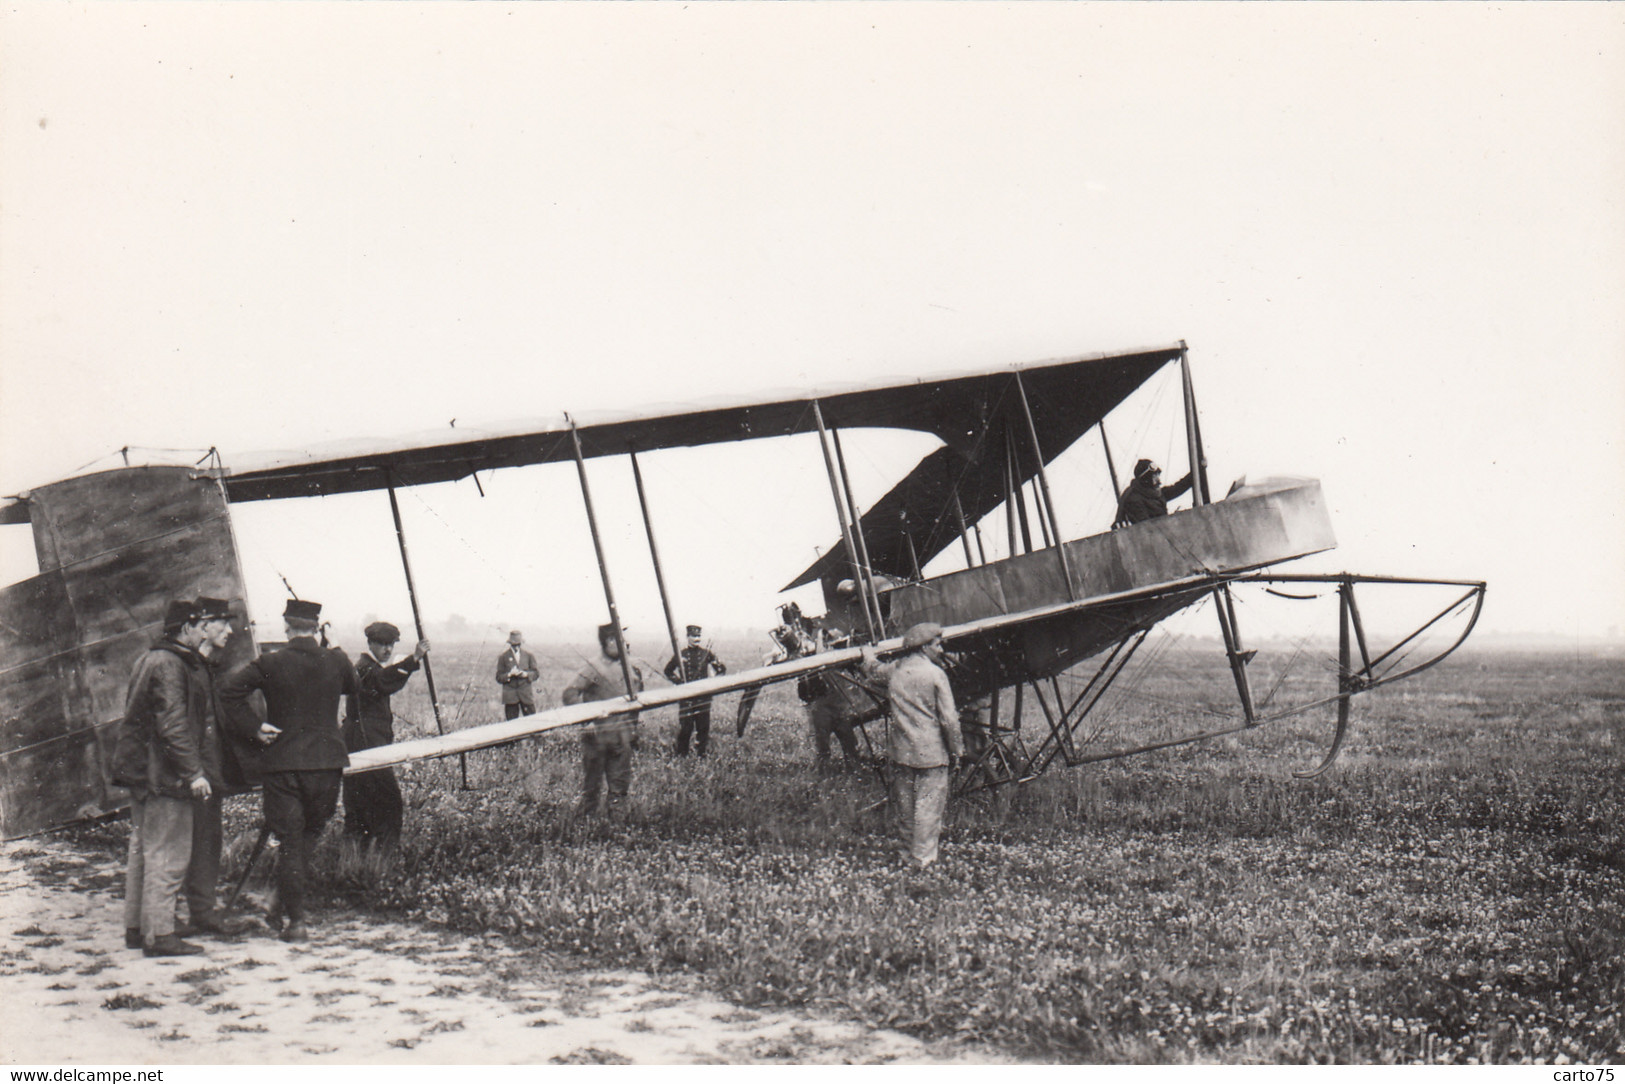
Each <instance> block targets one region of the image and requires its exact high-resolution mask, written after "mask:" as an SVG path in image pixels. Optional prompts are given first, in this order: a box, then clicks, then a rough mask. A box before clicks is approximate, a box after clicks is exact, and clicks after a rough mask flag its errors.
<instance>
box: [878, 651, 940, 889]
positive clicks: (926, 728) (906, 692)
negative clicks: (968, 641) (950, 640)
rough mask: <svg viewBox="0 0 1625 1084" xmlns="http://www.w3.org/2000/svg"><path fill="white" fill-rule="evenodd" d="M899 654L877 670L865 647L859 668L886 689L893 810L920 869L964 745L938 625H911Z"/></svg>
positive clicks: (933, 842) (930, 858)
mask: <svg viewBox="0 0 1625 1084" xmlns="http://www.w3.org/2000/svg"><path fill="white" fill-rule="evenodd" d="M903 650H904V652H905V654H904V655H903V657H902V658H900V659H898V660H897V661H896V662H895V663H892V664H891V665H889V666H882V665H881V664H880V663H879V661H878V659H877V657H876V656H875V653H874V650H873V649H872V648H870V647H867V646H866V647H864V649H863V667H864V670H865V671H866V672H867V673H868V674H869V675H870V676H872V677H874V678H875V679H877V680H879V681H881V682H883V683H884V684H885V686H886V701H887V704H888V706H889V708H890V709H891V723H890V725H889V726H888V727H887V736H886V755H887V758H888V759H889V760H890V761H891V764H892V784H891V802H892V809H893V811H894V816H895V817H896V824H897V829H898V833H899V835H900V836H901V838H902V842H903V845H904V846H905V847H907V848H908V855H909V862H910V864H911V865H913V866H914V867H915V868H916V869H924V868H925V867H927V866H929V865H931V864H932V863H933V862H935V861H936V860H937V842H938V840H939V839H940V838H941V837H942V817H943V814H944V813H945V812H946V811H947V808H948V782H949V774H950V771H951V765H952V764H953V762H954V761H955V760H956V759H958V758H959V757H960V756H961V755H962V754H963V752H964V745H963V744H962V742H963V739H962V738H961V737H960V733H959V712H958V710H957V709H956V708H955V707H954V694H953V690H952V689H951V688H949V686H948V675H947V673H946V672H945V671H944V670H943V669H942V655H943V648H942V626H941V625H937V624H933V623H932V622H929V621H927V622H923V623H921V624H918V625H915V626H914V627H913V628H911V629H909V630H908V632H906V633H904V634H903Z"/></svg>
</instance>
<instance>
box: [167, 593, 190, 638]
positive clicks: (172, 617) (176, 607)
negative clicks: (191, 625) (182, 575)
mask: <svg viewBox="0 0 1625 1084" xmlns="http://www.w3.org/2000/svg"><path fill="white" fill-rule="evenodd" d="M195 620H197V603H195V602H193V601H192V600H191V599H189V598H177V599H173V600H172V601H171V602H170V603H169V606H168V607H167V608H166V609H165V610H164V631H165V632H179V631H181V626H182V625H185V624H186V623H187V622H188V621H195Z"/></svg>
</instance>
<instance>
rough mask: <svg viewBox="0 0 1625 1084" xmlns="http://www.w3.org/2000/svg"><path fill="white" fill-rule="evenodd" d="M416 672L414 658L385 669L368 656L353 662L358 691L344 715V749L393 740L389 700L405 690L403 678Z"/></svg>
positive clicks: (354, 748) (393, 720)
mask: <svg viewBox="0 0 1625 1084" xmlns="http://www.w3.org/2000/svg"><path fill="white" fill-rule="evenodd" d="M417 669H418V660H417V657H416V656H414V655H408V656H406V657H405V658H404V659H398V660H396V661H395V662H392V663H390V664H389V665H388V666H385V665H384V664H383V663H380V662H379V661H378V660H377V659H375V658H373V657H372V656H371V655H368V654H364V655H362V656H361V658H359V659H357V660H356V664H355V677H356V686H357V688H359V689H360V692H358V693H357V694H356V696H355V697H354V704H353V705H352V706H351V708H350V710H349V711H348V712H347V713H346V715H345V720H344V746H345V748H347V749H348V750H349V751H350V752H352V753H355V752H359V751H360V750H362V749H371V748H372V747H373V746H375V745H388V744H390V743H391V742H393V741H394V740H395V710H394V709H393V708H391V707H390V706H389V698H390V697H391V696H393V695H394V694H395V693H398V692H400V691H401V690H402V689H404V688H406V682H407V679H409V678H410V677H411V676H412V674H413V673H414V672H416V670H417Z"/></svg>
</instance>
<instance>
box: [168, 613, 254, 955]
mask: <svg viewBox="0 0 1625 1084" xmlns="http://www.w3.org/2000/svg"><path fill="white" fill-rule="evenodd" d="M193 608H194V610H195V612H196V614H197V621H198V623H199V624H200V625H201V626H202V628H203V639H202V640H201V642H199V644H198V648H197V651H198V655H200V656H201V657H202V658H203V661H204V664H205V665H204V667H203V674H202V677H203V680H204V681H205V682H207V684H208V692H209V695H208V699H207V700H206V702H205V703H206V706H207V711H206V713H205V715H204V723H203V740H202V743H201V745H200V747H199V750H198V751H199V752H200V753H201V754H202V757H203V774H204V777H205V778H207V779H208V781H209V788H210V790H211V791H212V792H213V793H211V794H210V795H209V797H208V798H206V799H204V800H203V801H201V802H199V803H197V808H196V809H195V810H194V811H193V814H192V860H191V861H190V862H189V863H187V866H186V882H185V885H184V887H183V890H182V895H184V896H185V898H186V914H187V918H186V925H185V926H184V927H181V928H180V929H178V930H177V931H176V933H177V935H178V936H181V937H191V936H193V935H196V934H211V935H213V936H215V937H226V936H229V935H230V934H231V933H233V932H234V931H233V930H231V929H230V928H229V927H228V926H227V924H226V921H225V919H224V918H222V917H221V915H220V911H219V906H218V897H217V895H216V886H217V885H218V884H219V881H220V849H221V844H222V843H223V841H224V839H225V827H224V821H223V808H222V807H223V806H224V804H225V799H226V795H227V794H239V793H241V792H242V790H243V787H244V785H245V782H246V781H245V780H244V778H243V774H242V770H241V769H240V768H239V767H238V765H237V760H236V757H235V756H234V755H233V754H232V753H231V750H230V749H229V748H228V747H227V746H226V743H225V735H224V734H223V733H222V732H221V711H220V702H219V696H218V695H217V693H218V685H219V682H220V679H221V678H222V677H223V676H224V675H223V673H222V671H221V667H222V665H223V663H224V658H225V654H224V653H225V650H226V643H227V641H229V640H230V639H231V632H232V629H231V605H230V604H229V603H228V602H227V601H226V600H225V599H223V598H208V597H204V598H200V599H198V600H197V602H196V603H194V604H193Z"/></svg>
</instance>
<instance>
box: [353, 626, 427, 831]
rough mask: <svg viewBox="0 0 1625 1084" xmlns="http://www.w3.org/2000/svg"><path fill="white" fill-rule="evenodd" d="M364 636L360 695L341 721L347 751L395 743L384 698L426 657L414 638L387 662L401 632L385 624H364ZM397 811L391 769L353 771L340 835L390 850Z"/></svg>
mask: <svg viewBox="0 0 1625 1084" xmlns="http://www.w3.org/2000/svg"><path fill="white" fill-rule="evenodd" d="M366 636H367V651H366V653H365V654H363V655H362V656H361V657H360V658H359V659H357V660H356V663H355V676H356V685H357V687H358V688H359V689H360V692H359V693H357V695H356V697H355V704H354V705H353V706H352V709H351V710H350V711H349V712H348V713H347V718H346V719H345V723H344V745H345V748H347V749H348V750H349V751H350V752H352V753H357V752H360V751H361V750H363V749H371V748H373V747H374V746H377V745H389V744H390V743H391V742H393V741H394V740H395V712H394V711H393V710H392V709H391V708H390V706H389V698H390V697H391V696H393V695H394V694H395V693H398V692H400V691H401V690H402V689H404V688H406V682H407V679H409V678H410V677H411V676H412V674H413V673H414V672H415V671H416V670H417V669H418V667H419V666H421V665H422V664H423V660H424V658H425V657H426V656H427V655H428V654H429V641H427V640H419V641H418V645H417V647H415V648H413V649H412V653H411V654H410V655H407V656H406V657H404V658H402V659H401V660H400V661H398V662H391V661H390V659H391V658H392V657H393V656H394V654H395V645H396V644H398V643H399V642H400V639H401V630H400V629H398V628H396V627H395V626H394V625H392V624H390V623H389V622H388V621H374V622H373V623H372V624H370V625H368V626H367V628H366ZM401 810H402V802H401V786H400V783H399V782H397V781H396V779H395V770H394V769H393V768H375V769H374V770H372V771H370V772H357V773H355V774H354V775H351V776H350V777H349V778H347V779H346V780H345V781H344V834H345V835H346V836H349V837H350V838H351V839H354V840H355V841H356V842H357V843H359V844H361V845H362V846H363V847H368V848H372V847H376V848H378V849H379V850H380V851H382V852H383V853H385V854H389V853H391V852H393V851H394V850H395V845H396V844H397V843H399V842H400V838H401Z"/></svg>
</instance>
